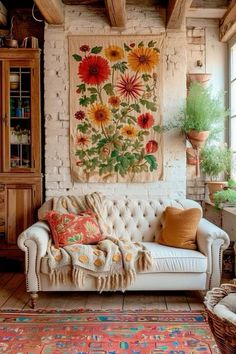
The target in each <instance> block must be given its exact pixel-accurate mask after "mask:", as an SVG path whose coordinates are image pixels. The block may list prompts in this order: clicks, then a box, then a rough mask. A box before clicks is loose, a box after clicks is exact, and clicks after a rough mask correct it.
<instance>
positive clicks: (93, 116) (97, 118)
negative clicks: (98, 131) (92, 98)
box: [88, 103, 111, 127]
mask: <svg viewBox="0 0 236 354" xmlns="http://www.w3.org/2000/svg"><path fill="white" fill-rule="evenodd" d="M88 117H89V119H90V121H91V123H92V124H93V125H95V126H98V127H104V126H106V125H108V124H109V123H110V122H111V111H110V110H109V108H108V107H107V106H105V105H104V104H102V103H95V104H93V105H92V106H91V108H90V110H89V111H88Z"/></svg>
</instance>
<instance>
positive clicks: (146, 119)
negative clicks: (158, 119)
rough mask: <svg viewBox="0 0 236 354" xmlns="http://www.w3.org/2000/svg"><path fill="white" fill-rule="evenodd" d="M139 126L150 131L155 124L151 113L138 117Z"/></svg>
mask: <svg viewBox="0 0 236 354" xmlns="http://www.w3.org/2000/svg"><path fill="white" fill-rule="evenodd" d="M137 123H138V125H139V126H140V127H141V128H143V129H149V128H151V127H152V126H153V124H154V118H153V115H152V114H151V113H144V114H141V115H140V116H138V120H137Z"/></svg>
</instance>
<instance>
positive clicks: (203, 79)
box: [187, 73, 211, 89]
mask: <svg viewBox="0 0 236 354" xmlns="http://www.w3.org/2000/svg"><path fill="white" fill-rule="evenodd" d="M210 78H211V74H205V73H194V74H187V89H189V87H190V85H191V84H192V83H194V82H196V81H197V82H199V83H200V84H201V85H202V86H203V87H206V86H207V84H208V81H209V80H210Z"/></svg>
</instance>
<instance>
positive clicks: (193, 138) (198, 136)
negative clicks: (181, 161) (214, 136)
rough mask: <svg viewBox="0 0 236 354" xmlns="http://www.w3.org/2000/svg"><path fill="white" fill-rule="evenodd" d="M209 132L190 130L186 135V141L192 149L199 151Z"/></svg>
mask: <svg viewBox="0 0 236 354" xmlns="http://www.w3.org/2000/svg"><path fill="white" fill-rule="evenodd" d="M209 133H210V132H209V131H208V130H206V131H202V132H198V131H196V130H190V131H189V132H187V133H186V136H187V139H188V140H189V141H190V143H191V144H192V147H193V148H194V149H199V148H201V147H203V146H204V144H205V142H206V140H207V138H208V136H209Z"/></svg>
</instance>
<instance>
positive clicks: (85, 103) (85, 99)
mask: <svg viewBox="0 0 236 354" xmlns="http://www.w3.org/2000/svg"><path fill="white" fill-rule="evenodd" d="M79 103H80V105H81V106H83V107H87V106H88V105H89V104H90V98H89V97H87V96H83V97H81V98H80V100H79Z"/></svg>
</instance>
